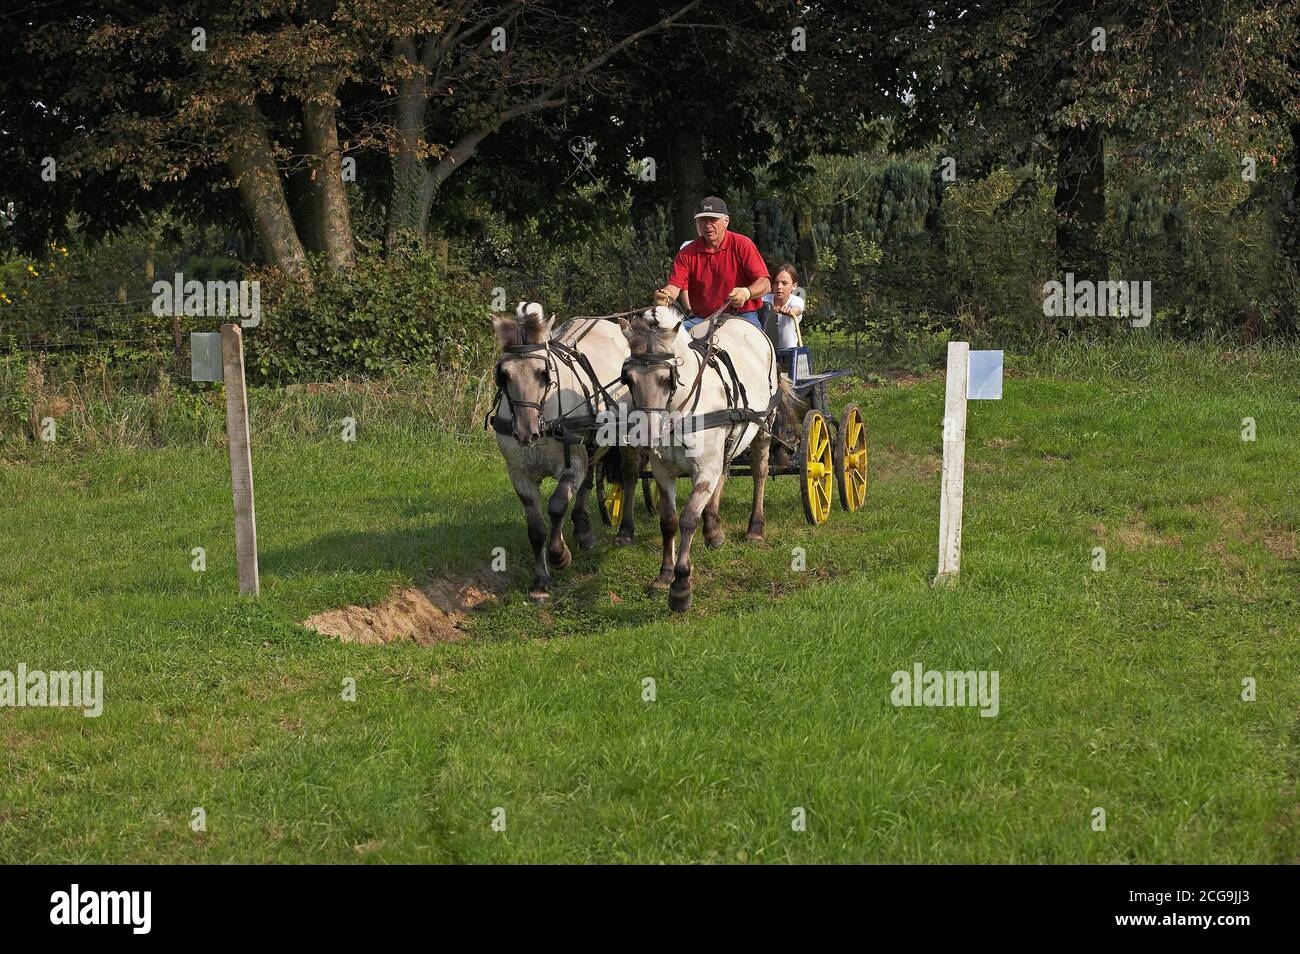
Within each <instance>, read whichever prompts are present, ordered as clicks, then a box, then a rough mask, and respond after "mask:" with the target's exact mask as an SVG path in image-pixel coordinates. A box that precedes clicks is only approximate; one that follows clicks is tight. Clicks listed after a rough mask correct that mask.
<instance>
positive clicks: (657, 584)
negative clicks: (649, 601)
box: [650, 570, 673, 590]
mask: <svg viewBox="0 0 1300 954" xmlns="http://www.w3.org/2000/svg"><path fill="white" fill-rule="evenodd" d="M672 584H673V571H672V570H667V571H666V572H664V573H660V574H659V575H658V576H656V577H655V578H654V580H653V581H652V582H651V584H650V588H651V589H655V590H666V589H668V587H670V586H672Z"/></svg>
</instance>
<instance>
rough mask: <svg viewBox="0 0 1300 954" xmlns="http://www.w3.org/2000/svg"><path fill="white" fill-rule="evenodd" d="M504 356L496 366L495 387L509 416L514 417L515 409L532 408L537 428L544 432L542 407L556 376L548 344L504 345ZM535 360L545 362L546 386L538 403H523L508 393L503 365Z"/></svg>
mask: <svg viewBox="0 0 1300 954" xmlns="http://www.w3.org/2000/svg"><path fill="white" fill-rule="evenodd" d="M502 350H503V351H505V356H504V357H502V358H500V359H499V360H498V361H497V364H496V385H497V390H498V391H500V392H501V396H502V397H503V398H505V401H506V405H507V406H508V407H509V408H510V416H511V417H514V416H515V408H517V407H532V408H536V409H537V416H538V422H539V423H538V427H539V429H540V430H541V431H543V432H545V430H546V427H545V422H543V421H541V415H542V405H543V404H545V403H546V398H547V396H548V395H549V394H550V393H551V391H552V390H553V389H554V388H555V387H556V383H555V379H556V374H555V373H554V372H553V370H552V369H553V367H554V364H555V358H554V357H553V356H552V355H551V349H550V347H549V343H548V342H545V341H543V342H539V343H537V344H521V345H506V346H505V347H504V348H502ZM529 358H532V359H535V360H540V361H544V362H546V368H545V373H546V386H545V388H544V389H543V390H542V399H541V400H540V401H524V400H521V399H519V398H516V397H515V396H514V395H512V394H511V393H510V386H509V385H510V381H509V379H508V378H507V377H506V375H505V363H506V362H507V361H519V360H524V359H529Z"/></svg>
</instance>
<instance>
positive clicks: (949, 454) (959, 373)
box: [934, 341, 970, 583]
mask: <svg viewBox="0 0 1300 954" xmlns="http://www.w3.org/2000/svg"><path fill="white" fill-rule="evenodd" d="M969 361H970V344H969V343H968V342H965V341H950V342H948V389H947V393H946V396H945V397H944V402H943V480H942V483H941V484H940V488H939V574H938V576H936V577H935V579H934V581H935V582H936V583H944V582H948V581H951V580H955V579H956V578H957V574H958V573H959V572H960V571H961V507H962V492H963V490H964V489H965V475H964V471H965V467H966V378H967V374H968V370H969Z"/></svg>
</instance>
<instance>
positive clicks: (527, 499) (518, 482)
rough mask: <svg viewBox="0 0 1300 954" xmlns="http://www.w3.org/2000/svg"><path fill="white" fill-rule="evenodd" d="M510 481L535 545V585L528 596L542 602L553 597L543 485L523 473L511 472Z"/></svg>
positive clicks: (531, 541)
mask: <svg viewBox="0 0 1300 954" xmlns="http://www.w3.org/2000/svg"><path fill="white" fill-rule="evenodd" d="M510 482H511V483H512V484H514V486H515V493H516V494H518V496H519V502H520V503H522V504H523V505H524V517H525V518H526V519H527V521H528V542H529V543H530V544H532V547H533V585H532V586H531V587H529V589H528V598H529V599H530V600H532V601H533V602H535V603H541V602H544V601H545V600H548V599H550V597H551V572H550V570H549V569H547V566H546V518H545V517H543V516H542V506H541V489H542V488H541V485H540V484H539V483H537V482H535V481H532V480H529V479H528V478H527V477H525V476H524V475H523V474H511V475H510Z"/></svg>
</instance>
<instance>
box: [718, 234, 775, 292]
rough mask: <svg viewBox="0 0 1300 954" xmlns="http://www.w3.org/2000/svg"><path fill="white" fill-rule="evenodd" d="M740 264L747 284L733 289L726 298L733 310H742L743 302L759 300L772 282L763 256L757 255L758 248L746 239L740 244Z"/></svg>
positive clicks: (769, 288) (769, 289)
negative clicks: (728, 299) (729, 300)
mask: <svg viewBox="0 0 1300 954" xmlns="http://www.w3.org/2000/svg"><path fill="white" fill-rule="evenodd" d="M742 238H743V236H742ZM740 264H741V268H742V274H743V275H744V276H745V278H746V280H747V281H748V282H749V284H748V285H744V286H737V287H735V288H733V289H732V290H731V294H730V295H728V296H727V297H728V298H730V299H731V304H732V306H733V307H735V308H743V307H744V305H745V302H747V301H749V300H750V299H753V298H761V297H762V296H763V295H766V294H767V293H768V292H770V291H771V290H772V281H771V278H770V276H769V275H768V271H767V263H766V262H764V261H763V256H762V255H760V254H759V253H758V246H756V245H755V244H754V243H753V242H752V241H751V240H749V239H747V238H745V239H744V241H743V243H742V249H741V255H740Z"/></svg>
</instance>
